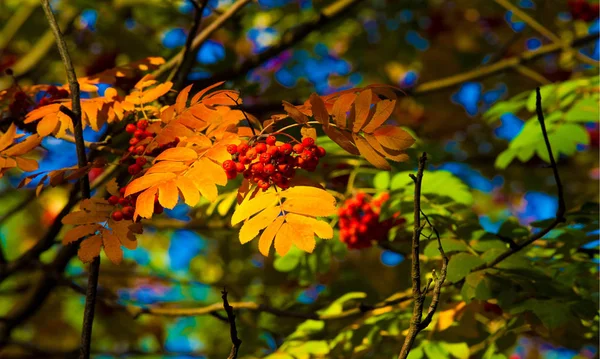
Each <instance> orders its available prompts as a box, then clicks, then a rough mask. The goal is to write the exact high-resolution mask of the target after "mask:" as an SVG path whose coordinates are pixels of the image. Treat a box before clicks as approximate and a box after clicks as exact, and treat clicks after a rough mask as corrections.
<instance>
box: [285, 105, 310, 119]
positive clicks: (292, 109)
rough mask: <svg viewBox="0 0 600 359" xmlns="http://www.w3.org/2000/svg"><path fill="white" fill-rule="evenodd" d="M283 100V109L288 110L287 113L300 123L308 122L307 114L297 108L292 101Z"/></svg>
mask: <svg viewBox="0 0 600 359" xmlns="http://www.w3.org/2000/svg"><path fill="white" fill-rule="evenodd" d="M282 102H283V109H284V110H285V112H287V114H288V115H289V116H290V117H291V118H292V119H294V121H296V122H298V123H300V124H305V123H307V122H308V117H306V115H305V114H303V113H302V112H300V110H298V109H297V108H296V106H294V105H292V104H291V103H289V102H287V101H282Z"/></svg>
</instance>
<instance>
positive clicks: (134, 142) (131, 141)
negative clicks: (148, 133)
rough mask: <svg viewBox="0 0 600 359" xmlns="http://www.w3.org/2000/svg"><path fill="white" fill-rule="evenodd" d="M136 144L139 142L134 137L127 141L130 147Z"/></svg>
mask: <svg viewBox="0 0 600 359" xmlns="http://www.w3.org/2000/svg"><path fill="white" fill-rule="evenodd" d="M138 142H140V140H139V139H137V138H135V137H132V138H130V139H129V144H130V145H132V146H135V145H137V144H138Z"/></svg>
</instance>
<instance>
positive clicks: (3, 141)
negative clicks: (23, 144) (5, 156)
mask: <svg viewBox="0 0 600 359" xmlns="http://www.w3.org/2000/svg"><path fill="white" fill-rule="evenodd" d="M16 134H17V126H16V125H15V124H14V123H11V124H10V127H9V128H8V130H6V132H5V133H4V134H2V137H0V151H2V150H4V149H6V147H8V146H10V145H11V144H12V143H13V141H14V140H15V135H16Z"/></svg>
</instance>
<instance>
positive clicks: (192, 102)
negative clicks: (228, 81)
mask: <svg viewBox="0 0 600 359" xmlns="http://www.w3.org/2000/svg"><path fill="white" fill-rule="evenodd" d="M224 83H225V81H221V82H217V83H216V84H213V85H210V86H208V87H207V88H205V89H202V90H200V91H198V93H196V94H195V95H194V97H192V100H191V101H190V105H193V104H195V103H197V102H198V101H200V99H201V98H202V96H204V94H205V93H207V92H208V91H210V90H212V89H214V88H215V87H219V86H221V85H222V84H224Z"/></svg>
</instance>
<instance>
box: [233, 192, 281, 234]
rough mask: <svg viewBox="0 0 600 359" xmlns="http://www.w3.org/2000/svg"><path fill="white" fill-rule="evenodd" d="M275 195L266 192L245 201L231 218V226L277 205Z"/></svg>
mask: <svg viewBox="0 0 600 359" xmlns="http://www.w3.org/2000/svg"><path fill="white" fill-rule="evenodd" d="M277 197H278V196H277V194H276V193H274V192H266V193H263V194H262V195H257V196H256V197H254V198H252V199H248V200H245V201H244V202H242V204H241V205H240V206H239V207H238V208H236V210H235V212H233V216H231V225H232V226H235V225H236V224H238V223H240V222H241V221H243V220H244V219H246V218H249V217H250V216H252V215H254V214H255V213H258V212H260V211H262V210H263V209H265V208H267V207H270V206H272V205H273V204H275V203H277Z"/></svg>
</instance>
